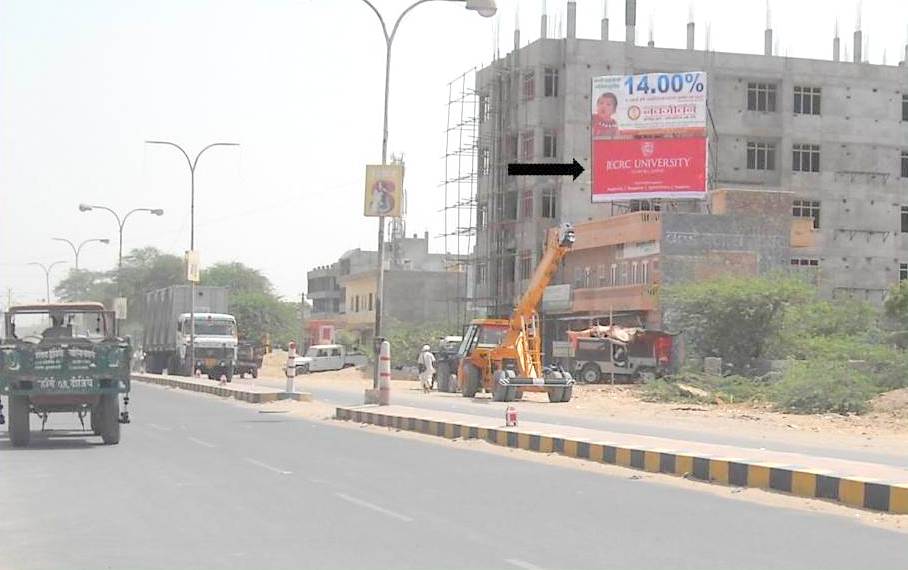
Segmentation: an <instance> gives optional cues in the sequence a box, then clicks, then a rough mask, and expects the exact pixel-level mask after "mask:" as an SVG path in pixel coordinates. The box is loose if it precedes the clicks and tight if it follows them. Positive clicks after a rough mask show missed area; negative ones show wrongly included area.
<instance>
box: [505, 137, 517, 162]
mask: <svg viewBox="0 0 908 570" xmlns="http://www.w3.org/2000/svg"><path fill="white" fill-rule="evenodd" d="M517 145H518V142H517V133H508V136H507V138H506V139H505V144H504V154H505V156H507V157H508V158H517V150H518V149H519V147H518V146H517Z"/></svg>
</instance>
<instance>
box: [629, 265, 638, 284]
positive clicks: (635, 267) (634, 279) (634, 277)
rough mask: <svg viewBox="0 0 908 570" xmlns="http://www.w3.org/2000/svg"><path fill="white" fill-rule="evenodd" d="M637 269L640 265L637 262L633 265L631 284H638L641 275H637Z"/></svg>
mask: <svg viewBox="0 0 908 570" xmlns="http://www.w3.org/2000/svg"><path fill="white" fill-rule="evenodd" d="M637 268H638V264H637V262H636V261H635V262H633V263H631V283H632V284H635V283H637V277H639V274H638V273H637Z"/></svg>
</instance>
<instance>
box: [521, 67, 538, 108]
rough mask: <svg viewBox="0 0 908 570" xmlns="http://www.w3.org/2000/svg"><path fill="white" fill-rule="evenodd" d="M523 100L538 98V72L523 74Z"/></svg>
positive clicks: (525, 72)
mask: <svg viewBox="0 0 908 570" xmlns="http://www.w3.org/2000/svg"><path fill="white" fill-rule="evenodd" d="M523 98H524V99H526V100H527V101H529V100H531V99H535V98H536V72H535V71H524V72H523Z"/></svg>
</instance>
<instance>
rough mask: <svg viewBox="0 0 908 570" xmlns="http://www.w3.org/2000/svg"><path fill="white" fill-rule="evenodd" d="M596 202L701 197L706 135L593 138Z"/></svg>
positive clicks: (594, 192) (702, 192) (704, 174)
mask: <svg viewBox="0 0 908 570" xmlns="http://www.w3.org/2000/svg"><path fill="white" fill-rule="evenodd" d="M593 157H594V160H593V173H592V176H593V192H592V194H593V202H609V201H613V200H639V199H652V198H676V199H677V198H702V197H703V195H704V193H705V192H706V139H705V138H688V139H631V140H599V141H593Z"/></svg>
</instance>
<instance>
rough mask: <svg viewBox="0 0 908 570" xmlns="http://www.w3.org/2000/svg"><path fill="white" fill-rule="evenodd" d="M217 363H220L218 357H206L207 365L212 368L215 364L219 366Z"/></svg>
mask: <svg viewBox="0 0 908 570" xmlns="http://www.w3.org/2000/svg"><path fill="white" fill-rule="evenodd" d="M217 365H218V359H217V358H206V359H205V366H208V367H209V368H211V367H214V366H217Z"/></svg>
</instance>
